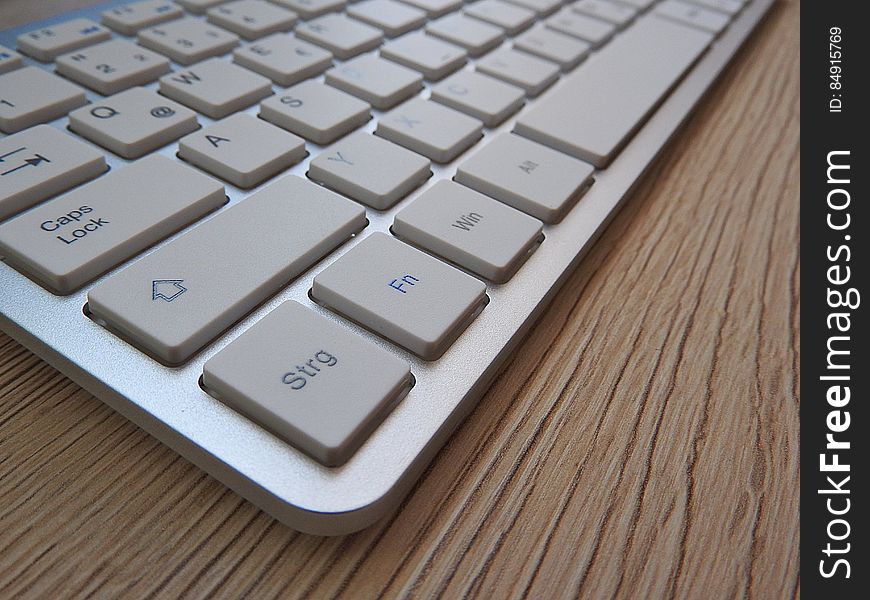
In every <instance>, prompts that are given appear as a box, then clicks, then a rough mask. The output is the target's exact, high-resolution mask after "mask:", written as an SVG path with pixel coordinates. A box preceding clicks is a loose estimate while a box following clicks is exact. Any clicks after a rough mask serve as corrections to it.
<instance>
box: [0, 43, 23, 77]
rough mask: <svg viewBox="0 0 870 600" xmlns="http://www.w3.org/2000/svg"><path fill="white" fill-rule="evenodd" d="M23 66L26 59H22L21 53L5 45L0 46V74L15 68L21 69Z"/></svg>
mask: <svg viewBox="0 0 870 600" xmlns="http://www.w3.org/2000/svg"><path fill="white" fill-rule="evenodd" d="M23 66H24V61H22V60H21V55H20V54H18V53H17V52H16V51H15V50H10V49H9V48H7V47H5V46H0V75H2V74H3V73H8V72H9V71H13V70H15V69H20V68H21V67H23Z"/></svg>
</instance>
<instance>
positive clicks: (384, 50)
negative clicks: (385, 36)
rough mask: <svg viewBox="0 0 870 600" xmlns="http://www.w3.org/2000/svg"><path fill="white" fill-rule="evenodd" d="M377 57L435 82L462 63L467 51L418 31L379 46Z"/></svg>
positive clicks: (466, 56)
mask: <svg viewBox="0 0 870 600" xmlns="http://www.w3.org/2000/svg"><path fill="white" fill-rule="evenodd" d="M381 56H383V57H384V58H388V59H390V60H391V61H393V62H397V63H399V64H400V65H405V66H406V67H410V68H412V69H414V70H416V71H419V72H421V73H422V74H423V77H425V78H426V79H429V80H431V81H437V80H439V79H441V78H442V77H444V76H445V75H447V74H448V73H452V72H453V71H455V70H456V69H458V68H460V67H461V66H462V65H464V64H465V61H466V59H467V58H468V52H466V51H465V50H464V49H462V48H460V47H459V46H454V45H453V44H448V43H447V42H444V41H441V40H439V39H436V38H433V37H432V36H429V35H426V34H425V33H423V32H422V31H415V32H413V33H407V34H405V35H403V36H402V37H400V38H398V39H396V40H393V41H391V42H388V43H387V44H385V45H384V46H382V47H381Z"/></svg>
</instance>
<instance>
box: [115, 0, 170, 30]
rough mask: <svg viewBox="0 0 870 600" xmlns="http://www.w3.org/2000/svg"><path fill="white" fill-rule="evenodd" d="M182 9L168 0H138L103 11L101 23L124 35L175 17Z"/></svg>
mask: <svg viewBox="0 0 870 600" xmlns="http://www.w3.org/2000/svg"><path fill="white" fill-rule="evenodd" d="M183 15H184V11H183V10H181V8H179V7H178V6H176V5H175V4H173V3H172V2H168V0H140V1H139V2H131V3H130V4H124V5H121V6H119V7H117V8H113V9H110V10H107V11H105V12H104V13H103V19H102V21H103V23H105V24H106V25H108V26H109V27H111V28H112V29H114V30H115V31H117V32H118V33H123V34H124V35H136V32H137V31H139V30H140V29H142V28H143V27H150V26H152V25H157V24H158V23H164V22H166V21H171V20H172V19H177V18H179V17H181V16H183Z"/></svg>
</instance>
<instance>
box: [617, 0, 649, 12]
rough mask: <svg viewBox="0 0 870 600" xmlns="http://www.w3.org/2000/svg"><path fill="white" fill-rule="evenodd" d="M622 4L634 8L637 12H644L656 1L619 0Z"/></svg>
mask: <svg viewBox="0 0 870 600" xmlns="http://www.w3.org/2000/svg"><path fill="white" fill-rule="evenodd" d="M619 1H620V2H622V3H623V4H628V5H631V6H633V7H635V8H636V9H638V10H646V9H648V8H649V7H650V6H652V5H653V4H655V3H656V2H658V0H619Z"/></svg>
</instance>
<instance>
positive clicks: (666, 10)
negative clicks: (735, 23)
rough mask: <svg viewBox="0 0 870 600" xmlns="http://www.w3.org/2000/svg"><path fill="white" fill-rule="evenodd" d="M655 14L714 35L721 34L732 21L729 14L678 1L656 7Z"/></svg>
mask: <svg viewBox="0 0 870 600" xmlns="http://www.w3.org/2000/svg"><path fill="white" fill-rule="evenodd" d="M654 12H655V13H656V14H657V15H661V16H662V17H665V18H668V19H673V20H674V21H677V22H679V23H683V24H685V25H691V26H692V27H697V28H698V29H702V30H704V31H709V32H710V33H714V34H718V33H720V32H721V31H722V30H723V29H725V27H727V26H728V23H729V22H730V21H731V17H729V16H728V15H727V14H724V13H721V12H718V11H715V10H707V9H706V8H701V7H700V6H697V5H694V4H687V3H685V2H679V1H678V0H665V2H662V3H661V4H659V5H657V6H656V7H655V10H654Z"/></svg>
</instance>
